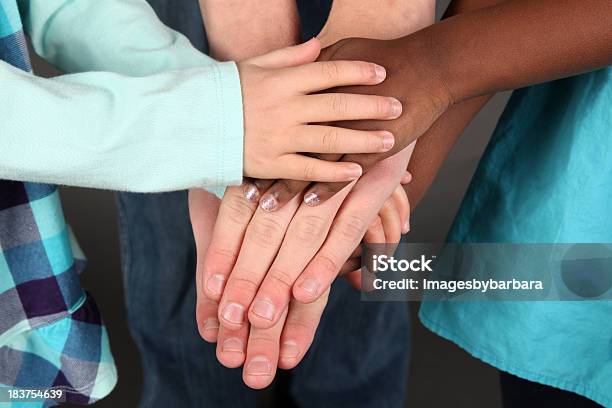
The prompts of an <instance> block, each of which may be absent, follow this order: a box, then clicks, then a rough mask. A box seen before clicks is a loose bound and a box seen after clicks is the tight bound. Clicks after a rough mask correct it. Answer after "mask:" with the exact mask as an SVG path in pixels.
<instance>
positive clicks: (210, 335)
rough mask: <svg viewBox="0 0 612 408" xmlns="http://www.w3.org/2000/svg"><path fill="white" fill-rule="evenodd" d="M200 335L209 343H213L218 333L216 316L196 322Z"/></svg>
mask: <svg viewBox="0 0 612 408" xmlns="http://www.w3.org/2000/svg"><path fill="white" fill-rule="evenodd" d="M198 331H199V332H200V337H202V338H203V339H204V340H205V341H207V342H209V343H215V342H216V341H217V336H218V334H219V321H218V320H217V318H216V317H209V318H207V319H206V320H204V322H198Z"/></svg>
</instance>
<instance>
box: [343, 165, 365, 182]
mask: <svg viewBox="0 0 612 408" xmlns="http://www.w3.org/2000/svg"><path fill="white" fill-rule="evenodd" d="M362 174H363V168H362V167H361V166H360V165H358V164H357V163H347V164H346V165H344V177H342V179H341V180H338V181H353V180H357V179H358V178H359V177H361V175H362Z"/></svg>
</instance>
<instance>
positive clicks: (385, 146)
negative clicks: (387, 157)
mask: <svg viewBox="0 0 612 408" xmlns="http://www.w3.org/2000/svg"><path fill="white" fill-rule="evenodd" d="M380 135H381V136H382V149H381V152H388V151H389V150H391V149H393V146H394V145H395V136H393V133H391V132H387V131H383V132H381V133H380Z"/></svg>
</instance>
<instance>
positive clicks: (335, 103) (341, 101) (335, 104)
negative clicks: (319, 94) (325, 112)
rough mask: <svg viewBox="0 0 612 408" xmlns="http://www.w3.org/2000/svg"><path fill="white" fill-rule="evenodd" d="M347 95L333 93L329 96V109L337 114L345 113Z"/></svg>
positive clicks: (346, 110)
mask: <svg viewBox="0 0 612 408" xmlns="http://www.w3.org/2000/svg"><path fill="white" fill-rule="evenodd" d="M348 103H349V101H348V96H347V95H344V94H333V95H332V96H331V107H330V109H331V111H332V112H333V113H334V114H335V115H338V116H343V115H346V113H347V112H348Z"/></svg>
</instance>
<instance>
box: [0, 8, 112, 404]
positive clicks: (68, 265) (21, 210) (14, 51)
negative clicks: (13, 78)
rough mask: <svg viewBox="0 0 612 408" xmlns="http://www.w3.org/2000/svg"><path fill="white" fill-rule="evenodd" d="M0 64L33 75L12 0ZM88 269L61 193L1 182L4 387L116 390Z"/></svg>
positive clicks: (0, 12) (69, 395)
mask: <svg viewBox="0 0 612 408" xmlns="http://www.w3.org/2000/svg"><path fill="white" fill-rule="evenodd" d="M0 60H3V61H5V62H7V63H9V64H11V65H13V66H15V67H17V68H20V69H22V70H24V71H30V62H29V58H28V55H27V49H26V42H25V38H24V34H23V32H22V30H21V23H20V20H19V13H18V10H17V6H16V4H15V3H14V0H0ZM0 91H1V90H0ZM84 264H85V262H84V259H83V257H82V255H81V253H80V250H79V249H78V246H77V245H76V244H75V241H74V240H73V239H72V235H71V233H70V231H69V228H68V227H67V225H66V223H65V221H64V216H63V213H62V209H61V204H60V199H59V192H58V190H57V188H56V187H55V186H51V185H44V184H33V183H21V182H13V181H1V180H0V387H10V388H11V389H32V388H46V389H55V390H62V391H63V393H64V397H65V399H66V401H68V402H72V403H77V404H89V403H92V402H94V401H96V400H98V399H100V398H102V397H104V396H106V395H107V394H108V393H109V392H110V391H111V390H112V389H113V387H114V385H115V383H116V381H117V372H116V368H115V365H114V362H113V358H112V355H111V353H110V348H109V341H108V335H107V332H106V329H105V327H104V325H103V324H102V320H101V318H100V314H99V312H98V309H97V308H96V305H95V303H94V301H93V299H92V298H91V297H90V296H89V294H88V293H86V292H85V291H83V289H82V288H81V286H80V282H79V272H80V271H81V270H82V269H83V267H84ZM3 396H4V397H6V394H3ZM7 405H8V406H24V405H26V406H28V407H37V406H41V407H43V406H44V407H46V406H51V405H54V401H51V400H38V401H30V402H27V403H19V402H16V401H15V402H14V403H11V402H9V403H8V404H7V403H6V401H4V402H0V406H7Z"/></svg>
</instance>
